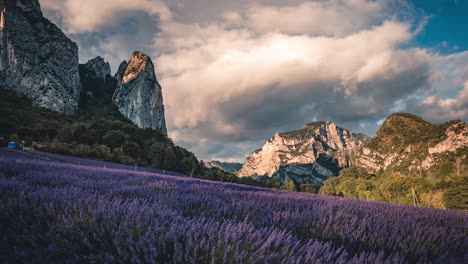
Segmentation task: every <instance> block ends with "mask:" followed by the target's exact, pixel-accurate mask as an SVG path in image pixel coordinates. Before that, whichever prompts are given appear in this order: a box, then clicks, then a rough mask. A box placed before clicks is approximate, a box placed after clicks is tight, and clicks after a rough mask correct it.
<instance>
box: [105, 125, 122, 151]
mask: <svg viewBox="0 0 468 264" xmlns="http://www.w3.org/2000/svg"><path fill="white" fill-rule="evenodd" d="M124 140H125V134H124V133H122V132H121V131H118V130H111V131H109V132H107V133H106V134H105V135H104V137H102V143H104V145H106V146H108V147H110V148H111V149H112V150H113V149H115V148H118V147H120V146H122V144H123V143H124Z"/></svg>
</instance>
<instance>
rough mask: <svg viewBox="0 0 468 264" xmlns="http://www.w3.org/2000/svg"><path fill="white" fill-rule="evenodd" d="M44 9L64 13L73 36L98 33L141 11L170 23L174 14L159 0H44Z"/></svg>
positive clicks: (63, 17) (65, 23) (64, 20)
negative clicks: (122, 18)
mask: <svg viewBox="0 0 468 264" xmlns="http://www.w3.org/2000/svg"><path fill="white" fill-rule="evenodd" d="M41 5H42V7H43V8H44V9H47V10H53V11H56V12H59V13H60V14H61V17H62V20H63V23H64V26H65V28H64V29H65V31H66V32H67V33H70V34H74V33H82V32H90V31H96V30H98V29H99V28H100V27H102V26H104V25H106V24H110V23H114V22H116V21H117V20H119V19H120V18H121V15H122V14H124V13H125V12H128V11H141V12H146V13H149V14H151V15H155V16H158V17H160V19H161V20H168V19H170V17H171V12H170V10H169V9H168V8H167V6H166V5H165V4H164V3H163V2H162V1H159V0H131V1H128V0H99V1H95V0H41Z"/></svg>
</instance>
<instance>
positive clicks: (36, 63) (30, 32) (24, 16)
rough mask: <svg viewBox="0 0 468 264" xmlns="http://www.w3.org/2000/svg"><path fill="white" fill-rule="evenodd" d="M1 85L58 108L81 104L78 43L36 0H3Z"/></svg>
mask: <svg viewBox="0 0 468 264" xmlns="http://www.w3.org/2000/svg"><path fill="white" fill-rule="evenodd" d="M0 86H1V87H3V88H7V89H10V90H14V91H15V92H16V93H18V94H22V95H25V96H26V97H28V98H30V99H31V100H32V102H33V104H34V105H36V106H41V107H45V108H49V109H51V110H54V111H57V112H66V113H70V112H74V111H75V110H76V108H77V107H78V100H79V97H80V79H79V72H78V47H77V45H76V44H75V43H74V42H73V41H71V40H70V39H69V38H67V37H66V36H65V35H64V34H63V32H62V31H61V30H60V29H59V28H58V27H57V26H55V25H54V24H52V23H51V22H50V21H49V20H47V19H46V18H44V17H43V15H42V12H41V9H40V5H39V2H38V1H37V0H0Z"/></svg>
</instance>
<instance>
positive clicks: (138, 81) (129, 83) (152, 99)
mask: <svg viewBox="0 0 468 264" xmlns="http://www.w3.org/2000/svg"><path fill="white" fill-rule="evenodd" d="M115 78H116V79H117V89H116V90H115V92H114V96H113V99H112V101H113V102H114V104H115V105H116V106H117V107H118V109H119V111H120V113H122V115H124V116H125V117H127V118H128V119H130V120H131V121H132V122H133V123H134V124H136V125H137V126H138V127H141V128H153V129H158V130H160V131H161V133H162V134H164V135H167V128H166V120H165V117H164V104H163V98H162V88H161V86H160V85H159V83H158V81H157V78H156V74H155V71H154V65H153V62H152V61H151V58H150V57H148V56H147V55H145V54H143V53H141V52H137V51H136V52H134V53H133V55H132V58H131V59H130V61H129V62H128V63H127V62H125V61H124V62H122V63H121V64H120V67H119V69H118V71H117V73H116V75H115Z"/></svg>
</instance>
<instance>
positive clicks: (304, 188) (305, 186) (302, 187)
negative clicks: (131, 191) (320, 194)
mask: <svg viewBox="0 0 468 264" xmlns="http://www.w3.org/2000/svg"><path fill="white" fill-rule="evenodd" d="M299 191H301V192H308V193H317V190H316V189H315V188H314V186H312V184H309V183H301V184H299Z"/></svg>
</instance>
